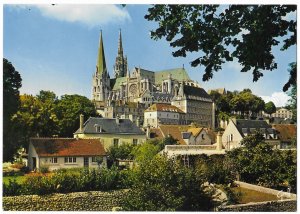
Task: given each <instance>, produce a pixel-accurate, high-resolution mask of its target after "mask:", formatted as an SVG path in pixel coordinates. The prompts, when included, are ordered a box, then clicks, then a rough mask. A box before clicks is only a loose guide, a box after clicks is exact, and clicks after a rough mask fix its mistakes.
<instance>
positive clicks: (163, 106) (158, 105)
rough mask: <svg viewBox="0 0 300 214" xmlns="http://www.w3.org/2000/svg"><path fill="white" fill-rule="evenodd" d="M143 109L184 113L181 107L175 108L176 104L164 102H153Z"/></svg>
mask: <svg viewBox="0 0 300 214" xmlns="http://www.w3.org/2000/svg"><path fill="white" fill-rule="evenodd" d="M145 111H167V112H178V113H184V112H183V111H182V110H181V109H179V108H177V107H176V106H173V105H170V104H164V103H156V104H153V105H152V106H150V107H149V108H148V109H146V110H145Z"/></svg>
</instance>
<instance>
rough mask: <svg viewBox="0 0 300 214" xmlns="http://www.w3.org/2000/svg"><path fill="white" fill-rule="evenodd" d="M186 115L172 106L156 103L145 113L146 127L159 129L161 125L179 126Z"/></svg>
mask: <svg viewBox="0 0 300 214" xmlns="http://www.w3.org/2000/svg"><path fill="white" fill-rule="evenodd" d="M184 115H185V113H184V112H183V111H182V110H180V109H179V108H177V107H176V106H172V105H170V104H163V103H156V104H153V105H152V106H150V107H149V108H148V109H146V110H145V112H144V127H147V126H150V127H154V128H157V127H158V126H159V125H161V124H168V125H179V124H180V122H181V121H183V120H182V118H183V117H184Z"/></svg>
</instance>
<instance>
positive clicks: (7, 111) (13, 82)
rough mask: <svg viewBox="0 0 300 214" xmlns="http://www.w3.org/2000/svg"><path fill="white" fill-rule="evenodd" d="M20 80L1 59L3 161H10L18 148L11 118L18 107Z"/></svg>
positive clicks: (14, 71)
mask: <svg viewBox="0 0 300 214" xmlns="http://www.w3.org/2000/svg"><path fill="white" fill-rule="evenodd" d="M21 86H22V78H21V75H20V74H19V72H18V71H16V70H15V68H14V66H13V65H12V64H11V62H9V61H8V60H7V59H4V58H3V160H4V161H12V160H13V157H14V154H15V153H16V152H17V150H18V149H19V146H20V142H19V139H18V131H19V130H18V129H16V127H15V124H14V122H13V121H12V116H13V115H14V114H15V113H16V112H17V111H18V108H19V106H20V99H19V89H20V88H21Z"/></svg>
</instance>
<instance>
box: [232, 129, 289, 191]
mask: <svg viewBox="0 0 300 214" xmlns="http://www.w3.org/2000/svg"><path fill="white" fill-rule="evenodd" d="M242 145H243V146H244V147H240V148H236V149H233V150H232V151H229V152H228V153H227V155H228V156H229V158H230V159H231V162H232V163H234V167H233V168H232V170H234V171H235V173H238V174H239V175H240V179H241V180H242V181H245V182H249V183H254V184H259V185H263V186H266V187H271V188H278V187H279V186H281V185H282V183H283V181H284V176H283V175H284V174H285V173H286V172H285V168H284V166H283V162H284V161H283V158H282V155H281V153H280V151H279V150H273V149H272V147H271V146H270V145H268V144H267V143H266V142H265V140H264V137H263V135H262V134H261V133H259V132H257V133H256V134H254V135H251V136H247V137H245V138H244V139H243V140H242Z"/></svg>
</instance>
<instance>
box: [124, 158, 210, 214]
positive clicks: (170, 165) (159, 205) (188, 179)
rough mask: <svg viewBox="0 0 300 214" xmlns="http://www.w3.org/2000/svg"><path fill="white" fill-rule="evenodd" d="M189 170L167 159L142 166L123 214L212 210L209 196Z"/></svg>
mask: <svg viewBox="0 0 300 214" xmlns="http://www.w3.org/2000/svg"><path fill="white" fill-rule="evenodd" d="M203 182H204V181H203V180H201V179H199V178H198V177H197V176H196V174H195V172H194V171H193V170H192V169H188V168H186V167H184V166H182V165H181V164H179V163H178V162H175V161H173V160H171V159H167V158H166V157H161V156H155V157H154V158H153V159H152V160H147V161H145V162H141V163H140V166H139V168H138V169H137V174H136V180H135V182H134V185H133V187H132V188H131V190H130V191H129V193H128V194H127V195H126V197H125V199H124V205H123V207H122V208H123V209H124V210H125V211H132V210H134V211H205V210H210V209H211V208H212V207H213V202H212V192H210V191H209V190H204V187H203V186H202V185H201V184H203Z"/></svg>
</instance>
